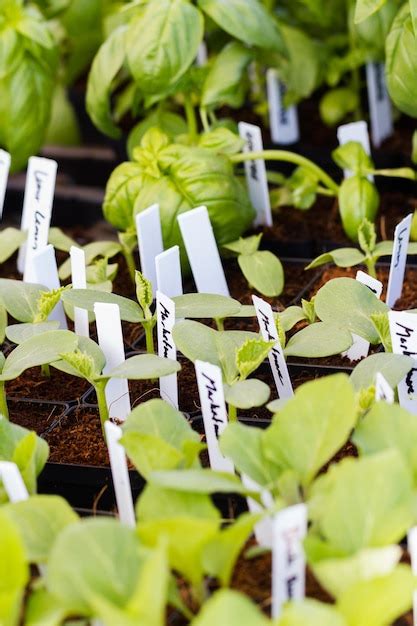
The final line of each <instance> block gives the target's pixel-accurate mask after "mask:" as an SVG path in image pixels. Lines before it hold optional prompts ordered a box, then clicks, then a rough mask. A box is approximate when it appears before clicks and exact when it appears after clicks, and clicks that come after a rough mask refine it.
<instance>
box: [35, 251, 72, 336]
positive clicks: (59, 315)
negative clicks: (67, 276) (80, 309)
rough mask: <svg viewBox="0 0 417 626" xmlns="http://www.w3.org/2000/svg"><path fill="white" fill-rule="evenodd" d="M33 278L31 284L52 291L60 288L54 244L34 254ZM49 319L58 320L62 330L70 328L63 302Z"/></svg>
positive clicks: (59, 303)
mask: <svg viewBox="0 0 417 626" xmlns="http://www.w3.org/2000/svg"><path fill="white" fill-rule="evenodd" d="M31 276H32V278H33V281H31V282H34V283H37V284H39V285H45V287H48V289H49V290H50V291H51V290H52V289H59V288H60V286H61V285H60V282H59V276H58V267H57V264H56V257H55V250H54V247H53V245H52V244H48V245H47V246H46V247H45V248H42V249H41V250H38V251H37V252H35V253H34V255H33V257H32V267H31ZM48 319H50V320H57V321H58V322H59V327H60V328H61V329H62V330H66V329H67V328H68V325H67V318H66V316H65V312H64V307H63V305H62V302H61V301H59V302H58V304H57V305H56V306H55V308H54V310H53V311H52V312H51V314H50V315H49V318H48Z"/></svg>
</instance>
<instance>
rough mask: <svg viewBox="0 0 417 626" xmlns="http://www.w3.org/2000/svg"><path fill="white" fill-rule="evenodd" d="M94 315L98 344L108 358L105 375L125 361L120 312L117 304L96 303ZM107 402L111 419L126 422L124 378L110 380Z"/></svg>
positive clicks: (126, 399)
mask: <svg viewBox="0 0 417 626" xmlns="http://www.w3.org/2000/svg"><path fill="white" fill-rule="evenodd" d="M94 314H95V316H96V325H97V335H98V343H99V346H100V348H101V349H102V350H103V352H104V356H105V357H106V365H105V367H104V369H103V374H107V373H108V372H111V370H112V369H114V368H115V367H117V366H118V365H120V364H121V363H123V362H124V361H125V351H124V345H123V333H122V322H121V320H120V310H119V307H118V305H117V304H109V303H107V302H96V304H95V305H94ZM106 400H107V406H108V408H109V415H110V417H113V418H116V419H118V420H121V421H124V420H125V419H126V417H127V416H128V415H129V413H130V395H129V385H128V383H127V380H126V379H124V378H113V379H112V380H109V382H108V383H107V385H106Z"/></svg>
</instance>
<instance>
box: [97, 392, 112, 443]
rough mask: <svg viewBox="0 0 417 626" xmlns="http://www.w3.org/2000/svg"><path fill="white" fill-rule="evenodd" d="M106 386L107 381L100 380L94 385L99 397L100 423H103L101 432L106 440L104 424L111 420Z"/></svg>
mask: <svg viewBox="0 0 417 626" xmlns="http://www.w3.org/2000/svg"><path fill="white" fill-rule="evenodd" d="M106 385H107V380H99V381H98V382H96V383H95V385H94V389H95V392H96V396H97V404H98V412H99V415H100V421H101V430H102V431H103V436H104V438H105V437H106V433H105V430H104V424H105V423H106V422H107V420H108V419H109V409H108V407H107V400H106V393H105V392H106Z"/></svg>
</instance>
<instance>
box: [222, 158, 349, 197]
mask: <svg viewBox="0 0 417 626" xmlns="http://www.w3.org/2000/svg"><path fill="white" fill-rule="evenodd" d="M257 159H263V160H265V161H284V162H286V163H294V165H299V166H301V167H305V168H306V169H308V170H310V172H312V173H313V174H314V175H315V176H317V178H318V179H319V180H320V181H321V182H322V183H323V184H324V185H325V186H326V187H327V188H328V189H330V190H331V191H333V192H334V194H335V195H336V196H337V195H338V194H339V185H338V184H337V183H336V182H335V181H334V180H333V179H332V178H331V177H330V176H329V175H328V174H326V172H325V171H324V170H322V169H321V167H319V166H318V165H316V164H315V163H313V162H312V161H310V160H309V159H306V158H305V157H303V156H301V155H300V154H295V153H294V152H289V151H288V150H260V151H259V152H241V153H239V154H233V155H232V156H230V160H231V161H232V162H233V163H243V162H244V161H255V160H257Z"/></svg>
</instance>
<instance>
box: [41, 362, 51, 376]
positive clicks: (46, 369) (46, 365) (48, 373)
mask: <svg viewBox="0 0 417 626" xmlns="http://www.w3.org/2000/svg"><path fill="white" fill-rule="evenodd" d="M41 372H42V376H44V377H45V378H51V368H50V367H49V363H44V365H41Z"/></svg>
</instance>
